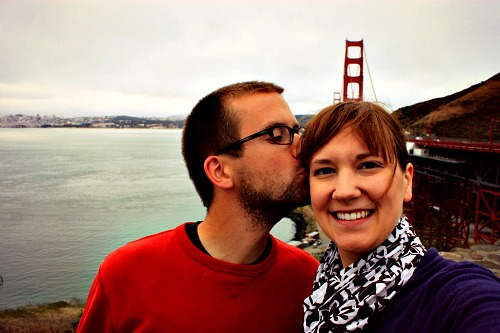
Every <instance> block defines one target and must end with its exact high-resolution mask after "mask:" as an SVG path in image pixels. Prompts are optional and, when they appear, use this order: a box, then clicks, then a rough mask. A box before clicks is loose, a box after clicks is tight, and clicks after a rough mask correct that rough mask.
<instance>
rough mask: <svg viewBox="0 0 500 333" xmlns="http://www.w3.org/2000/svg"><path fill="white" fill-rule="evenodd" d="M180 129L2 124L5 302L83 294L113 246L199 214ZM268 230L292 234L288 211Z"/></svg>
mask: <svg viewBox="0 0 500 333" xmlns="http://www.w3.org/2000/svg"><path fill="white" fill-rule="evenodd" d="M181 135H182V130H180V129H164V130H163V129H161V130H155V129H83V128H43V129H40V128H23V129H7V128H0V276H1V277H2V279H3V284H2V285H0V309H1V308H15V307H19V306H24V305H29V304H31V305H37V304H44V303H50V302H56V301H60V300H71V299H73V298H77V299H80V300H82V301H85V300H86V297H87V293H88V289H89V288H90V284H91V282H92V280H93V279H94V276H95V274H96V272H97V269H98V268H99V264H100V263H101V262H102V260H103V259H104V258H105V257H106V255H107V254H109V253H110V252H111V251H113V250H114V249H116V248H118V247H120V246H123V245H125V244H126V243H128V242H130V241H132V240H135V239H138V238H141V237H144V236H147V235H150V234H154V233H157V232H161V231H164V230H168V229H172V228H175V227H176V226H178V225H180V224H182V223H184V222H186V221H199V220H202V219H203V218H204V216H205V208H204V207H203V205H202V203H201V200H200V198H199V197H198V195H197V193H196V191H195V189H194V186H193V184H192V183H191V180H190V179H189V177H188V174H187V170H186V168H185V165H184V161H183V159H182V155H181V144H180V142H181ZM272 233H273V235H275V236H276V237H277V238H279V239H281V240H283V241H289V240H291V238H292V237H293V233H294V230H293V225H292V222H291V221H289V220H288V219H283V220H282V221H281V222H279V223H278V224H277V225H276V226H275V228H273V230H272Z"/></svg>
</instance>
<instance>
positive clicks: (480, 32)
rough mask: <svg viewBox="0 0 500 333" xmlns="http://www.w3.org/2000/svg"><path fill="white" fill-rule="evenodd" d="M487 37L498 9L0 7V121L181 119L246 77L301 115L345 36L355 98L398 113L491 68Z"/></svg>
mask: <svg viewBox="0 0 500 333" xmlns="http://www.w3.org/2000/svg"><path fill="white" fill-rule="evenodd" d="M499 31H500V1H498V0H480V1H479V0H433V1H431V0H419V1H415V0H413V1H405V0H394V1H389V0H371V1H368V0H367V1H356V0H318V1H315V0H266V1H264V0H253V1H251V0H247V1H240V0H220V1H215V0H206V1H203V0H199V1H192V0H176V1H174V0H163V1H160V0H157V1H153V0H137V1H132V0H116V1H111V0H107V1H103V0H85V1H83V0H80V1H76V0H39V1H36V0H0V115H6V114H18V113H22V114H32V115H35V114H40V115H52V114H55V115H56V116H63V117H70V116H94V115H130V116H145V117H154V116H157V117H163V116H169V115H176V114H187V113H188V112H189V111H190V110H191V108H192V107H193V106H194V104H196V102H197V101H198V100H199V99H200V98H201V97H203V96H205V95H206V94H208V93H209V92H211V91H213V90H215V89H217V88H219V87H221V86H223V85H226V84H230V83H234V82H240V81H247V80H264V81H271V82H275V83H277V84H279V85H281V86H283V87H284V88H285V93H284V97H285V99H286V100H287V101H288V103H289V104H290V107H291V109H292V111H293V112H294V113H295V114H304V113H314V112H316V111H318V110H319V109H321V108H322V107H324V106H326V105H328V104H331V103H332V102H333V96H334V92H340V91H341V89H342V75H343V65H344V55H345V41H346V39H349V40H360V39H363V40H364V46H365V53H366V60H367V61H365V68H364V69H365V77H364V82H365V84H364V90H365V99H369V100H373V99H375V97H376V98H377V100H379V101H381V102H384V103H386V104H389V105H390V106H391V107H392V109H397V108H399V107H402V106H407V105H412V104H415V103H418V102H422V101H426V100H429V99H433V98H436V97H442V96H445V95H449V94H452V93H455V92H457V91H460V90H462V89H465V88H468V87H470V86H471V85H474V84H477V83H480V82H481V81H485V80H487V79H489V78H490V77H492V76H493V75H495V74H497V73H498V72H500V37H499ZM366 62H367V65H368V66H367V65H366ZM373 92H375V93H373Z"/></svg>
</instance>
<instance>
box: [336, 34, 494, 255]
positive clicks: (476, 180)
mask: <svg viewBox="0 0 500 333" xmlns="http://www.w3.org/2000/svg"><path fill="white" fill-rule="evenodd" d="M365 59H366V52H365V48H364V43H363V40H360V41H349V40H346V50H345V58H344V75H343V86H342V91H341V92H334V103H338V102H340V101H347V100H363V79H364V65H365V64H366V66H367V69H368V73H369V77H370V81H371V74H370V72H369V67H368V63H367V61H365ZM372 89H373V84H372ZM373 93H374V95H375V92H373ZM375 100H376V96H375ZM493 125H494V122H493V120H492V122H491V127H490V141H489V142H473V141H472V140H469V141H464V140H453V139H449V138H435V137H434V138H432V135H431V136H430V137H431V138H421V137H413V136H408V137H407V142H408V148H409V151H410V159H411V162H412V164H413V165H414V168H415V172H414V179H413V199H412V201H411V202H410V203H408V204H406V205H405V213H406V214H407V215H408V217H409V219H410V220H411V222H412V224H413V226H414V228H415V229H416V230H417V233H418V234H419V235H420V238H421V239H422V241H423V242H424V244H425V245H426V246H433V247H436V248H437V249H439V250H441V251H447V250H449V249H451V248H453V247H468V245H469V243H470V242H472V243H473V244H476V243H489V244H493V243H495V241H497V240H498V239H500V216H499V215H500V208H499V197H500V161H499V160H500V159H499V157H500V155H499V154H500V144H499V143H495V142H493V141H492V137H493V135H492V134H493V130H494V128H493Z"/></svg>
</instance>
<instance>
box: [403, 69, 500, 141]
mask: <svg viewBox="0 0 500 333" xmlns="http://www.w3.org/2000/svg"><path fill="white" fill-rule="evenodd" d="M393 115H394V116H396V117H397V118H398V119H399V121H400V122H401V124H402V125H403V127H404V128H405V129H406V130H407V131H409V132H410V133H412V134H414V135H432V136H433V137H437V138H439V137H447V138H459V139H467V140H469V139H472V141H489V138H490V126H491V124H492V119H493V120H494V121H493V141H494V142H499V141H500V131H499V128H500V73H498V74H496V75H495V76H493V77H492V78H490V79H488V80H487V81H484V82H481V83H479V84H476V85H473V86H471V87H469V88H467V89H464V90H462V91H460V92H457V93H454V94H452V95H449V96H445V97H441V98H435V99H432V100H429V101H426V102H421V103H417V104H414V105H410V106H405V107H402V108H400V109H398V110H396V111H394V112H393Z"/></svg>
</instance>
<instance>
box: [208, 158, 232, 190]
mask: <svg viewBox="0 0 500 333" xmlns="http://www.w3.org/2000/svg"><path fill="white" fill-rule="evenodd" d="M225 162H226V161H225V158H224V157H221V156H213V155H212V156H209V157H207V159H206V160H205V163H204V164H203V168H204V169H205V174H206V175H207V177H208V179H210V181H211V182H212V184H214V186H217V187H221V188H225V189H228V188H231V187H232V186H233V179H232V177H231V167H230V166H229V164H228V163H225Z"/></svg>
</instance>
